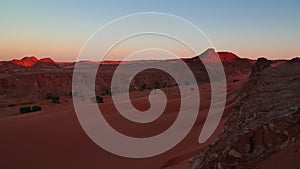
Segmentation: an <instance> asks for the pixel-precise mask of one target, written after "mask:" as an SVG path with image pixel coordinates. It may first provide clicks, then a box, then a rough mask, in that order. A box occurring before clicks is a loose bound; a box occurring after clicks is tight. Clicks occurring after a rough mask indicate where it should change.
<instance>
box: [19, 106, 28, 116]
mask: <svg viewBox="0 0 300 169" xmlns="http://www.w3.org/2000/svg"><path fill="white" fill-rule="evenodd" d="M30 112H31V108H30V107H28V106H26V107H21V108H20V113H21V114H26V113H30Z"/></svg>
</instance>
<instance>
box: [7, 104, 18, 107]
mask: <svg viewBox="0 0 300 169" xmlns="http://www.w3.org/2000/svg"><path fill="white" fill-rule="evenodd" d="M14 106H16V104H9V105H8V107H14Z"/></svg>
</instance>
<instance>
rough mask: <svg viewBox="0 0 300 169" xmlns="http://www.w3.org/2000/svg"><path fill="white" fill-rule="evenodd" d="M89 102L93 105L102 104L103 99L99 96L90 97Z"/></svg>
mask: <svg viewBox="0 0 300 169" xmlns="http://www.w3.org/2000/svg"><path fill="white" fill-rule="evenodd" d="M91 102H93V103H104V101H103V97H101V96H96V97H92V98H91Z"/></svg>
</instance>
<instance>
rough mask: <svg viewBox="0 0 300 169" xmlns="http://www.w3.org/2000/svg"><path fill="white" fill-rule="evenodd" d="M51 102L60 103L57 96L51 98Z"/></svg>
mask: <svg viewBox="0 0 300 169" xmlns="http://www.w3.org/2000/svg"><path fill="white" fill-rule="evenodd" d="M51 100H52V102H53V103H60V102H59V101H60V97H59V96H52V98H51Z"/></svg>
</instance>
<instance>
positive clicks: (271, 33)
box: [0, 0, 300, 61]
mask: <svg viewBox="0 0 300 169" xmlns="http://www.w3.org/2000/svg"><path fill="white" fill-rule="evenodd" d="M299 9H300V1H296V0H294V1H292V0H277V1H274V0H265V1H261V0H252V1H247V2H245V1H240V0H226V1H225V0H222V1H221V0H219V1H216V0H212V1H208V0H206V1H199V0H197V1H196V0H194V1H178V0H160V1H158V0H157V1H130V0H118V1H83V0H82V1H81V0H79V1H71V0H70V1H61V0H59V1H58V0H53V1H33V0H28V1H22V0H19V1H0V20H1V23H0V26H1V32H0V37H1V38H0V44H1V45H0V60H9V59H12V58H21V57H23V56H25V55H36V56H37V57H39V58H41V57H44V56H51V57H53V58H54V59H56V60H59V61H72V60H75V59H76V57H77V55H78V53H79V50H80V49H81V47H82V46H83V44H84V43H85V41H86V40H87V39H88V37H89V36H90V35H91V34H92V33H94V32H95V31H96V30H97V29H98V28H99V27H101V26H103V25H104V24H106V23H108V22H109V21H111V20H113V19H117V18H119V17H121V16H124V15H128V14H131V13H136V12H152V11H153V12H164V13H170V14H173V15H177V16H180V17H183V18H185V19H187V20H189V21H191V22H192V23H194V24H195V25H197V26H198V27H199V28H200V29H202V31H203V32H204V33H205V34H207V36H208V37H209V38H210V39H211V41H212V42H213V44H214V46H215V47H216V48H217V50H227V51H232V52H234V53H237V54H238V55H240V56H242V57H249V58H257V57H259V56H266V57H268V58H270V59H276V58H292V57H294V56H299V55H300V50H299V49H300V48H299V44H300V31H299V30H300V12H299Z"/></svg>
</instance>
